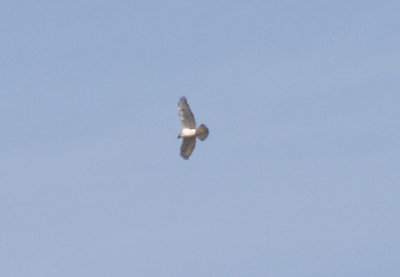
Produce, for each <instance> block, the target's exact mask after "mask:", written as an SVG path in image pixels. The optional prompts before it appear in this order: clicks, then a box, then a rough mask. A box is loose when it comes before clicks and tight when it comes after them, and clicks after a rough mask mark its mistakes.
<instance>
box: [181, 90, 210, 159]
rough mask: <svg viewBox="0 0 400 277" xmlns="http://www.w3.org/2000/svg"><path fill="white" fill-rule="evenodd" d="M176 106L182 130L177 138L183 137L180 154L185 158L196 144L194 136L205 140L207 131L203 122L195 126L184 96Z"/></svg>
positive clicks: (187, 157)
mask: <svg viewBox="0 0 400 277" xmlns="http://www.w3.org/2000/svg"><path fill="white" fill-rule="evenodd" d="M178 107H179V117H180V118H181V122H182V131H181V133H180V134H179V135H178V138H183V142H182V145H181V156H182V157H183V158H184V159H185V160H187V159H189V156H190V155H191V154H192V152H193V150H194V147H195V146H196V137H198V138H199V139H200V140H205V139H206V138H207V136H208V134H209V131H208V128H207V127H206V125H203V124H201V125H200V126H199V127H197V128H196V121H195V119H194V116H193V113H192V111H191V110H190V107H189V104H188V103H187V101H186V98H185V97H181V99H180V100H179V103H178Z"/></svg>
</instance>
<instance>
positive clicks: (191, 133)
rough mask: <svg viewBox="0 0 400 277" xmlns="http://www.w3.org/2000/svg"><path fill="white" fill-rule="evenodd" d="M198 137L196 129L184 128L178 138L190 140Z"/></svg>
mask: <svg viewBox="0 0 400 277" xmlns="http://www.w3.org/2000/svg"><path fill="white" fill-rule="evenodd" d="M194 136H196V129H191V128H183V129H182V131H181V133H180V134H179V136H178V138H190V137H194Z"/></svg>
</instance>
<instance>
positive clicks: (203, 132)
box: [196, 124, 209, 140]
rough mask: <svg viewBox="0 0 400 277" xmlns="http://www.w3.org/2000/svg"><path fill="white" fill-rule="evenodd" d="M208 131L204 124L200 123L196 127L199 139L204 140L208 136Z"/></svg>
mask: <svg viewBox="0 0 400 277" xmlns="http://www.w3.org/2000/svg"><path fill="white" fill-rule="evenodd" d="M208 133H209V131H208V128H207V126H206V125H204V124H201V125H200V126H199V127H197V128H196V136H197V137H198V138H199V139H200V140H205V139H206V138H207V137H208Z"/></svg>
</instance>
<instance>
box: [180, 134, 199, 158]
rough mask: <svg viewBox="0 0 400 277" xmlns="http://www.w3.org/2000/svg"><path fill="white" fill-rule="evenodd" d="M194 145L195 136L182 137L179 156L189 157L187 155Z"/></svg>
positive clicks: (190, 152)
mask: <svg viewBox="0 0 400 277" xmlns="http://www.w3.org/2000/svg"><path fill="white" fill-rule="evenodd" d="M195 146H196V137H192V138H185V139H183V142H182V145H181V156H182V157H183V158H184V159H185V160H187V159H189V156H190V155H191V154H192V152H193V150H194V147H195Z"/></svg>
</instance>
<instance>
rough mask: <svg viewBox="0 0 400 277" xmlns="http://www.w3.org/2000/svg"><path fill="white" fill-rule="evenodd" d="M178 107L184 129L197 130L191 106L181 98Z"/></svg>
mask: <svg viewBox="0 0 400 277" xmlns="http://www.w3.org/2000/svg"><path fill="white" fill-rule="evenodd" d="M178 107H179V116H180V118H181V121H182V126H183V128H190V129H194V128H196V121H195V120H194V116H193V113H192V111H191V110H190V107H189V104H188V103H187V101H186V98H185V97H181V99H180V100H179V103H178ZM189 155H190V154H189Z"/></svg>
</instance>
